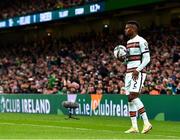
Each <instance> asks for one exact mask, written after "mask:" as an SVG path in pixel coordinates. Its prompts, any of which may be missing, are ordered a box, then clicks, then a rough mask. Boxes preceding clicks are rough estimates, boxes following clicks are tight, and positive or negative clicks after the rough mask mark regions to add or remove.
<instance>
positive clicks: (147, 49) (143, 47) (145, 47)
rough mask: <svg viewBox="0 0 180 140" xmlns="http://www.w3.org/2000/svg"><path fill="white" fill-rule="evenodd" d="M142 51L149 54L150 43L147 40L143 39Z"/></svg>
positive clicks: (141, 43)
mask: <svg viewBox="0 0 180 140" xmlns="http://www.w3.org/2000/svg"><path fill="white" fill-rule="evenodd" d="M140 50H141V53H142V54H143V53H146V52H149V47H148V43H147V41H146V40H145V39H142V40H141V42H140Z"/></svg>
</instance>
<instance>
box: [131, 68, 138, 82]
mask: <svg viewBox="0 0 180 140" xmlns="http://www.w3.org/2000/svg"><path fill="white" fill-rule="evenodd" d="M138 74H139V72H138V71H137V70H134V71H133V73H132V77H133V79H134V80H137V79H138Z"/></svg>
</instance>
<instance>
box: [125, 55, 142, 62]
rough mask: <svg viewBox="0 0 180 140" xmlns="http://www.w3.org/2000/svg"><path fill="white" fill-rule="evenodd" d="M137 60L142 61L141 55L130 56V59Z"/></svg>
mask: <svg viewBox="0 0 180 140" xmlns="http://www.w3.org/2000/svg"><path fill="white" fill-rule="evenodd" d="M137 60H140V61H141V55H131V56H128V61H137Z"/></svg>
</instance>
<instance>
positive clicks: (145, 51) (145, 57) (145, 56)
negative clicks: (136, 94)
mask: <svg viewBox="0 0 180 140" xmlns="http://www.w3.org/2000/svg"><path fill="white" fill-rule="evenodd" d="M140 49H141V54H142V62H141V64H140V65H139V66H138V67H137V69H136V70H137V71H138V72H140V71H141V70H142V69H144V68H145V67H146V66H147V64H148V63H149V62H150V53H149V47H148V43H147V41H146V40H143V41H142V42H141V43H140Z"/></svg>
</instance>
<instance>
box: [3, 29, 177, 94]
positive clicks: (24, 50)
mask: <svg viewBox="0 0 180 140" xmlns="http://www.w3.org/2000/svg"><path fill="white" fill-rule="evenodd" d="M142 34H143V36H144V37H145V38H146V39H147V41H148V42H149V48H150V52H151V64H149V66H148V67H147V74H148V75H147V80H146V82H145V85H144V88H143V90H142V93H143V94H150V95H159V94H166V95H176V94H180V59H179V57H180V40H179V38H180V32H179V30H177V29H176V28H172V27H168V28H165V27H158V28H157V27H151V28H149V29H146V30H143V31H142ZM125 42H126V38H125V37H124V35H123V34H120V32H111V33H108V32H100V33H95V32H91V33H83V34H79V35H77V36H74V37H71V38H62V37H61V38H55V37H53V36H47V38H42V39H39V40H34V41H29V42H23V43H15V44H13V43H12V44H6V45H1V47H0V52H1V56H0V79H1V80H0V93H10V94H13V93H24V94H27V93H40V94H56V93H57V94H67V93H79V94H105V93H107V94H125V90H124V74H125V71H126V66H125V64H124V63H123V62H121V61H119V60H117V59H115V58H114V56H113V49H114V47H115V46H116V45H117V44H124V45H125Z"/></svg>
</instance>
